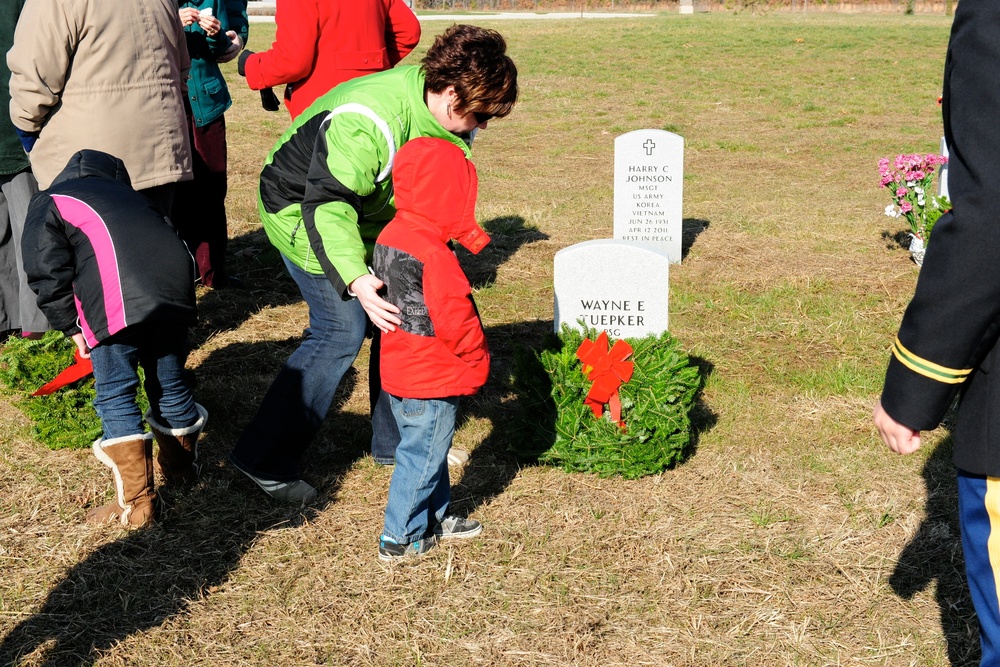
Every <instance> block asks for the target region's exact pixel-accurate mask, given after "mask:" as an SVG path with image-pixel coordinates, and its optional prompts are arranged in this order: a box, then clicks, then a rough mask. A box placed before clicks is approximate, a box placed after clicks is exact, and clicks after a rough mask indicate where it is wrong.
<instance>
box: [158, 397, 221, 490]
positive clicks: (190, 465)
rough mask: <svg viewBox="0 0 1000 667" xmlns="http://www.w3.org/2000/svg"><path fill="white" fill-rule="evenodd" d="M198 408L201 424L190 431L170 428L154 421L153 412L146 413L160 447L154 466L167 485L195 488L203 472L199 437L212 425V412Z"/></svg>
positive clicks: (196, 406)
mask: <svg viewBox="0 0 1000 667" xmlns="http://www.w3.org/2000/svg"><path fill="white" fill-rule="evenodd" d="M194 407H195V408H196V409H197V410H198V421H196V422H195V423H194V424H192V425H191V426H188V427H187V428H170V427H168V426H166V425H164V424H160V423H159V422H157V421H156V420H155V419H153V417H152V416H151V414H150V412H149V411H147V412H146V421H147V422H148V423H149V427H150V428H151V429H152V430H153V437H154V438H156V442H157V444H158V445H159V446H160V449H159V451H158V452H157V454H156V462H155V463H154V465H155V466H156V469H157V470H159V471H160V474H162V475H163V479H164V480H166V482H167V484H176V485H184V484H191V483H192V482H194V481H195V480H196V479H198V474H199V473H200V472H201V464H200V463H198V436H199V435H201V432H202V431H203V430H204V429H205V424H206V423H208V410H206V409H205V408H204V407H202V406H200V405H198V404H197V403H195V404H194Z"/></svg>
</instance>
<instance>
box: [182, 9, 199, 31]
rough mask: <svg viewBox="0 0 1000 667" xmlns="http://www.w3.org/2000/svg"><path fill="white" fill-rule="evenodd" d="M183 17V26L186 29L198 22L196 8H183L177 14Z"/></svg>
mask: <svg viewBox="0 0 1000 667" xmlns="http://www.w3.org/2000/svg"><path fill="white" fill-rule="evenodd" d="M177 13H178V14H180V17H181V25H182V26H184V27H185V28H186V27H188V26H189V25H193V24H195V23H197V22H198V10H197V9H195V8H194V7H182V8H181V9H180V10H178V12H177Z"/></svg>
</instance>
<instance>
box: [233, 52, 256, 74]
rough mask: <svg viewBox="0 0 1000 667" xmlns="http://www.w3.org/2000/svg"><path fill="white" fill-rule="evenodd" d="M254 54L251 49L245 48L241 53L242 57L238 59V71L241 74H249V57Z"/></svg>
mask: <svg viewBox="0 0 1000 667" xmlns="http://www.w3.org/2000/svg"><path fill="white" fill-rule="evenodd" d="M252 55H253V51H251V50H250V49H243V52H242V53H240V59H239V60H237V61H236V71H237V72H239V75H240V76H246V75H247V58H249V57H250V56H252Z"/></svg>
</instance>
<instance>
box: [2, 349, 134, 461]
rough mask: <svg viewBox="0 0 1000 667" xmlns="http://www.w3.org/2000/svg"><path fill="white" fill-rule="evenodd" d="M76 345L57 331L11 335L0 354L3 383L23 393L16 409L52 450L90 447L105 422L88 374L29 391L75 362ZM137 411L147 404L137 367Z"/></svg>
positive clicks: (36, 435) (11, 389)
mask: <svg viewBox="0 0 1000 667" xmlns="http://www.w3.org/2000/svg"><path fill="white" fill-rule="evenodd" d="M75 351H76V344H75V343H74V342H73V339H71V338H69V337H67V336H64V335H63V334H62V333H61V332H59V331H49V332H47V333H46V334H45V335H44V336H42V338H40V339H38V340H31V339H28V338H21V337H20V336H13V337H11V338H10V340H9V341H8V342H7V343H6V344H5V345H4V347H3V351H2V352H0V382H3V384H4V385H5V386H6V387H7V390H8V393H11V394H14V395H20V397H19V399H18V407H20V408H21V410H22V412H24V414H25V415H26V416H27V417H28V418H29V419H30V420H31V433H32V435H33V436H34V437H35V439H37V440H38V441H39V442H41V443H42V444H44V445H45V446H46V447H48V448H49V449H65V448H83V447H89V446H90V444H91V443H92V442H94V440H97V439H98V438H100V437H101V434H102V429H101V420H100V418H99V417H98V416H97V413H96V412H95V411H94V398H95V396H96V395H97V394H96V392H95V391H94V379H93V377H88V378H85V379H83V380H80V381H79V382H77V383H75V384H73V385H71V386H68V387H63V388H62V389H60V390H58V391H56V392H55V393H52V394H48V395H47V396H32V395H31V393H32V392H33V391H35V390H36V389H38V388H39V387H41V386H42V385H43V384H45V383H46V382H48V381H49V380H51V379H52V378H54V377H55V376H56V375H58V374H59V373H60V372H61V371H62V370H63V369H65V368H67V367H68V366H70V365H71V364H72V363H73V353H74V352H75ZM139 378H140V382H139V409H140V410H142V411H143V412H145V410H146V408H147V407H148V406H149V403H148V401H147V400H146V394H145V391H143V389H142V385H143V378H144V375H143V372H142V369H141V368H140V369H139Z"/></svg>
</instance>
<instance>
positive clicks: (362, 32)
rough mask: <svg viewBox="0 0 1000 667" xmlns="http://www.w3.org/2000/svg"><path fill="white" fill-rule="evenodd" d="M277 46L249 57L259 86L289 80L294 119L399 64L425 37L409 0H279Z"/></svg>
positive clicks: (252, 79) (252, 81) (250, 78)
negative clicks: (348, 85)
mask: <svg viewBox="0 0 1000 667" xmlns="http://www.w3.org/2000/svg"><path fill="white" fill-rule="evenodd" d="M274 22H275V26H276V29H277V32H276V33H275V36H274V43H273V44H272V45H271V48H270V49H269V50H267V51H263V52H261V53H255V54H253V55H251V56H250V57H249V58H247V60H246V63H245V65H244V67H245V73H246V77H247V83H248V84H249V85H250V88H251V89H253V90H261V89H262V88H272V87H274V86H278V85H281V84H283V83H287V84H288V86H286V87H285V106H287V107H288V111H289V112H290V113H291V114H292V118H293V119H294V118H295V117H296V116H298V115H299V114H300V113H302V111H304V110H305V108H306V107H308V106H309V105H310V104H312V103H313V101H314V100H315V99H316V98H317V97H319V96H320V95H323V94H324V93H326V92H327V91H329V90H330V89H331V88H333V87H334V86H336V85H338V84H341V83H343V82H344V81H347V80H349V79H353V78H355V77H358V76H362V75H364V74H371V73H372V72H381V71H382V70H387V69H390V68H392V67H394V66H395V65H396V63H398V62H399V61H400V60H402V59H403V58H405V57H406V55H407V54H408V53H409V52H410V51H412V50H413V48H414V47H415V46H416V45H417V43H418V42H419V41H420V22H419V21H417V17H416V16H415V15H414V14H413V11H411V10H410V8H409V7H407V6H406V3H405V2H403V0H278V4H277V8H276V10H275V16H274Z"/></svg>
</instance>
